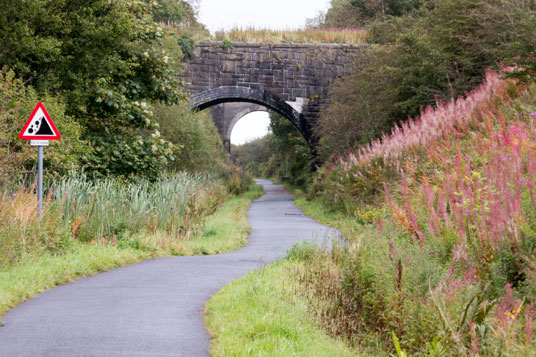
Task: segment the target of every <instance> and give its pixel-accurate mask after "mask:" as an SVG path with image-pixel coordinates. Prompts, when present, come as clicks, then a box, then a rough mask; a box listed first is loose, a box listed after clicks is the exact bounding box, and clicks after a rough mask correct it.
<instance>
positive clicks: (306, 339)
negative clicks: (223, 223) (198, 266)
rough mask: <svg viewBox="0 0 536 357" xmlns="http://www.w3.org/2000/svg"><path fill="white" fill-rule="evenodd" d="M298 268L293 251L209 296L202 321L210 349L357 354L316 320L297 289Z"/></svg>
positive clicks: (261, 353) (218, 351) (248, 352)
mask: <svg viewBox="0 0 536 357" xmlns="http://www.w3.org/2000/svg"><path fill="white" fill-rule="evenodd" d="M307 247H308V245H298V246H296V247H295V248H293V250H292V251H294V252H297V251H298V250H303V249H307ZM291 254H292V253H291ZM302 268H303V264H302V263H301V262H300V260H299V259H295V258H293V257H292V255H291V256H290V257H289V258H287V259H284V260H281V261H279V262H276V263H273V264H271V265H269V266H267V267H266V268H264V269H262V270H255V271H253V272H251V273H249V274H248V275H247V276H246V277H244V278H242V279H240V280H237V281H235V282H233V283H231V284H229V285H227V286H226V287H225V288H223V289H222V290H220V291H219V292H218V293H217V294H216V295H215V296H214V297H213V298H212V299H211V300H209V302H208V304H207V306H206V309H205V311H206V320H205V321H206V324H207V326H208V330H209V332H210V334H211V335H212V336H213V340H212V343H213V344H212V350H211V354H212V355H213V356H236V355H251V356H266V355H270V356H296V355H300V356H355V352H353V351H352V350H351V349H349V348H348V347H346V346H345V345H344V343H343V342H341V341H337V340H334V339H332V338H330V337H329V336H328V335H327V333H325V332H324V331H323V330H322V329H321V328H320V327H318V326H317V325H316V323H315V321H314V319H313V318H312V317H311V316H310V314H309V312H308V310H307V309H308V307H307V300H306V299H304V298H302V297H301V296H300V295H298V294H296V289H297V286H296V280H295V278H294V275H295V271H297V270H300V269H302ZM237 302H240V303H237Z"/></svg>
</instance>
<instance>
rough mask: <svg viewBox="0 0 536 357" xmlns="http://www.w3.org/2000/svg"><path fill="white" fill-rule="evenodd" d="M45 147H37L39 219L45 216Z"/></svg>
mask: <svg viewBox="0 0 536 357" xmlns="http://www.w3.org/2000/svg"><path fill="white" fill-rule="evenodd" d="M43 149H44V147H43V146H38V147H37V170H38V172H37V197H38V200H39V217H41V216H42V215H43Z"/></svg>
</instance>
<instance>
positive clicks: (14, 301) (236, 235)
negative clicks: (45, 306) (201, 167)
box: [0, 185, 262, 316]
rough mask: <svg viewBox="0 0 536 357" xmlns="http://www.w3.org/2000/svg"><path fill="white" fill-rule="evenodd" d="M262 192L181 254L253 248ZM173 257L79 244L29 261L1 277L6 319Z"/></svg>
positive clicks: (218, 215)
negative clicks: (108, 275) (70, 287)
mask: <svg viewBox="0 0 536 357" xmlns="http://www.w3.org/2000/svg"><path fill="white" fill-rule="evenodd" d="M261 195H262V188H261V187H260V186H257V185H253V186H252V187H251V188H250V189H249V191H247V192H246V193H244V194H242V195H240V196H237V197H234V198H232V199H230V200H229V201H227V202H225V203H224V204H223V205H222V207H220V208H219V209H218V210H217V211H216V212H215V213H214V214H213V215H212V216H210V217H208V218H207V219H206V221H205V223H204V229H203V231H202V232H203V233H202V234H201V235H199V236H196V237H193V238H192V239H191V241H187V243H186V244H185V249H184V251H180V252H179V253H180V254H185V255H187V254H190V255H192V254H196V253H203V254H214V253H222V252H227V251H231V250H234V249H238V248H239V247H242V246H243V245H245V244H246V243H247V237H248V235H249V232H250V228H249V225H248V222H247V210H248V208H249V205H250V203H251V201H252V200H253V199H256V198H258V197H260V196H261ZM166 255H167V256H169V255H171V253H170V252H168V251H164V250H144V249H132V248H127V249H122V248H118V247H115V246H90V245H83V244H74V246H73V248H72V250H70V252H69V253H66V254H62V255H60V256H54V255H48V256H41V257H36V258H33V259H29V260H27V261H26V262H25V263H23V264H19V265H17V266H15V267H12V268H9V269H7V270H4V271H0V316H2V315H4V314H5V313H6V311H7V310H9V309H11V308H13V307H14V306H16V305H18V304H20V303H21V302H23V301H25V300H28V299H30V298H32V297H34V296H36V295H37V294H39V293H41V292H43V291H46V290H48V289H51V288H53V287H55V286H58V285H61V284H65V283H68V282H70V281H73V280H75V279H78V278H82V277H85V276H90V275H93V274H96V273H99V272H103V271H107V270H111V269H114V268H117V267H120V266H124V265H129V264H134V263H137V262H140V261H143V260H146V259H149V258H154V257H159V256H166Z"/></svg>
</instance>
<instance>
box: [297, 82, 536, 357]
mask: <svg viewBox="0 0 536 357" xmlns="http://www.w3.org/2000/svg"><path fill="white" fill-rule="evenodd" d="M535 97H536V85H535V84H534V83H531V84H529V85H518V84H516V83H515V82H513V81H511V80H501V79H500V77H499V76H498V75H497V74H496V73H489V74H488V76H487V79H486V81H485V83H484V84H483V85H482V86H481V87H479V88H478V89H477V90H476V91H474V92H473V93H471V94H470V95H468V97H467V99H459V100H457V101H452V102H450V103H439V104H438V108H437V109H433V108H428V109H427V110H426V111H425V114H423V116H422V118H421V119H419V120H416V121H411V122H410V123H406V124H404V125H402V126H401V128H396V129H395V130H394V131H393V133H392V134H391V135H389V136H385V137H384V138H383V139H382V141H375V142H373V143H372V144H371V145H370V146H367V147H362V148H361V149H360V150H359V151H357V152H353V153H350V154H348V155H346V156H344V157H341V158H340V159H338V160H336V161H334V162H333V163H332V164H330V165H328V166H327V167H324V168H322V169H321V170H320V171H319V175H318V177H317V178H316V190H315V191H314V192H315V196H316V197H318V196H321V197H322V198H323V200H324V202H327V203H329V204H330V205H331V206H332V207H336V208H338V209H340V210H342V211H346V212H347V214H348V215H349V216H350V217H352V218H353V219H351V220H349V221H352V222H346V223H345V225H344V226H343V227H342V228H343V232H345V237H346V238H347V239H348V244H346V245H344V246H342V247H339V248H336V249H334V250H332V251H331V252H326V253H318V254H316V255H315V256H314V259H311V260H310V264H309V266H308V269H307V270H305V271H304V272H303V274H302V276H301V279H302V282H303V283H304V284H306V286H307V288H306V290H307V291H315V296H316V299H320V301H321V303H318V302H314V306H315V307H316V306H322V308H321V309H320V310H317V311H316V312H317V313H318V316H319V318H320V319H321V321H322V323H323V324H324V325H325V326H326V327H327V328H328V329H329V331H330V332H331V333H333V334H335V335H344V336H347V337H349V338H350V341H351V342H352V343H354V344H355V345H356V346H359V347H360V349H362V350H367V351H370V352H371V353H373V354H382V353H394V352H395V348H394V345H393V344H394V340H393V338H392V333H393V332H394V333H395V335H396V336H397V337H398V338H397V339H396V340H400V343H401V345H402V349H405V350H406V351H407V352H409V353H411V355H445V356H461V355H464V356H465V355H471V356H478V355H479V356H496V355H504V356H507V355H508V356H510V355H512V356H514V355H523V356H525V355H527V356H528V355H532V354H533V352H534V350H535V348H536V346H535V343H536V340H535V339H534V338H533V336H534V327H535V317H536V301H535V296H536V295H535V287H536V280H535V277H536V255H535V253H536V251H535V248H536V240H535V232H536V216H535V215H534V213H535V212H536V206H535V202H536V200H535V197H536V196H535V185H534V183H535V180H536V163H535V157H534V153H535V149H536V148H535V145H534V143H535V142H536V141H535V136H536V131H535V125H534V120H535V118H536V106H535ZM313 301H315V300H314V299H313ZM531 351H532V352H531ZM399 355H400V354H399Z"/></svg>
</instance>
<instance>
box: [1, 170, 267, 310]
mask: <svg viewBox="0 0 536 357" xmlns="http://www.w3.org/2000/svg"><path fill="white" fill-rule="evenodd" d="M250 183H251V181H250V179H249V178H245V177H240V176H239V175H238V174H235V175H232V176H230V177H228V178H227V179H217V178H215V177H211V176H208V175H200V174H199V175H192V174H186V173H184V174H177V175H173V176H169V177H167V176H163V177H161V178H160V179H159V180H157V181H156V182H153V183H150V182H147V181H141V182H136V183H134V182H126V181H123V180H120V179H104V180H88V179H87V178H86V177H85V176H84V175H76V176H70V177H66V178H64V179H61V180H59V181H57V182H56V183H54V184H53V185H51V187H50V189H49V194H48V196H47V199H46V201H45V204H44V212H43V216H42V217H41V218H40V217H39V214H38V211H37V202H36V199H35V195H34V193H33V190H32V189H27V188H25V186H24V185H21V186H20V187H19V189H18V191H16V192H15V193H8V192H4V193H3V194H2V195H1V196H0V251H1V254H0V315H1V314H3V313H5V311H6V310H7V309H9V308H11V307H13V306H15V305H16V304H18V303H20V302H22V301H24V300H26V299H27V298H30V297H32V296H34V295H35V294H37V293H39V292H42V291H44V290H47V289H49V288H51V287H53V286H56V285H59V284H63V283H66V282H68V281H71V280H73V279H76V278H79V277H83V276H87V275H91V274H94V273H97V272H101V271H105V270H109V269H112V268H114V267H117V266H121V265H126V264H131V263H135V262H138V261H141V260H144V259H148V258H151V257H158V256H169V255H192V254H214V253H221V252H226V251H230V250H234V249H237V248H239V247H241V246H242V245H244V244H245V242H246V241H247V237H248V235H249V233H250V228H249V225H248V224H247V209H248V207H249V204H250V202H251V200H253V199H255V198H257V197H259V196H260V195H261V194H262V190H261V189H260V188H259V187H258V186H256V185H251V186H250ZM248 187H249V190H248ZM246 190H248V191H247V192H246V193H243V192H244V191H246ZM235 195H238V196H236V197H233V196H235ZM207 217H208V218H207ZM235 221H236V222H235ZM231 222H232V223H233V224H232V223H231ZM230 226H232V227H230Z"/></svg>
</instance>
